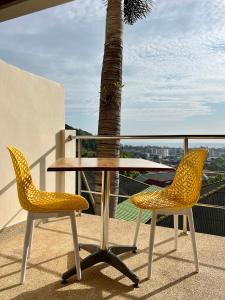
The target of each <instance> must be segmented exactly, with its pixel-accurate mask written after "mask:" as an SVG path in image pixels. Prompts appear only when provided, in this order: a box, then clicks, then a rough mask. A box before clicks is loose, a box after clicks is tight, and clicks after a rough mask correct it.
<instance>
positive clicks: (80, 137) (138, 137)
mask: <svg viewBox="0 0 225 300" xmlns="http://www.w3.org/2000/svg"><path fill="white" fill-rule="evenodd" d="M185 138H187V139H188V140H189V139H205V140H212V139H217V140H220V139H225V134H214V135H211V134H184V135H183V134H180V135H176V134H170V135H117V136H106V135H77V136H73V135H69V136H68V138H67V139H68V140H70V141H71V140H73V139H75V140H123V139H125V140H129V139H133V140H145V139H149V140H150V139H151V140H154V139H155V140H158V139H163V140H165V139H167V140H168V139H169V140H170V139H183V140H184V139H185Z"/></svg>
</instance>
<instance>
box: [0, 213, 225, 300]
mask: <svg viewBox="0 0 225 300" xmlns="http://www.w3.org/2000/svg"><path fill="white" fill-rule="evenodd" d="M77 223H78V235H79V240H80V241H81V242H85V243H93V242H94V243H99V226H100V218H99V217H97V216H90V215H85V214H83V215H82V216H81V217H77ZM134 229H135V223H134V222H126V221H119V220H116V219H112V220H110V235H109V238H110V243H112V244H131V243H132V237H133V233H134ZM148 237H149V225H145V224H141V229H140V235H139V239H138V252H137V254H132V253H130V254H129V253H126V254H123V255H121V257H122V258H123V260H124V261H125V262H126V264H127V265H128V266H129V267H130V268H131V269H132V270H133V271H134V272H135V273H136V274H137V275H138V276H139V277H140V279H141V284H140V288H138V289H135V288H133V286H132V283H131V281H130V280H129V279H128V278H126V277H125V276H123V275H121V274H120V273H119V272H118V271H117V270H115V269H113V268H112V267H109V266H107V265H106V264H99V265H97V266H95V267H92V268H89V269H87V270H85V271H84V272H83V274H82V275H83V278H82V281H81V282H77V281H75V279H71V280H70V282H69V284H67V285H62V284H61V274H62V273H63V272H64V271H65V270H66V269H67V268H69V267H70V266H72V265H73V264H74V261H73V252H72V249H73V247H72V236H71V229H70V224H69V220H67V219H53V220H52V221H50V222H49V223H46V224H42V223H40V224H39V225H38V226H37V228H36V229H35V233H34V241H33V250H32V254H31V258H30V260H29V262H28V268H27V276H26V281H25V284H24V285H20V284H19V276H20V266H21V265H20V264H21V253H22V247H23V238H24V233H23V232H19V233H17V234H16V233H13V234H9V233H5V237H4V239H3V238H2V239H1V241H0V249H1V251H0V267H1V275H0V278H1V287H0V299H4V300H7V299H17V300H22V299H23V300H26V299H27V300H28V299H29V300H31V299H48V300H51V299H54V300H55V299H58V300H59V299H63V300H72V299H133V300H135V299H149V298H153V299H201V298H202V299H224V280H225V272H224V271H225V259H224V258H225V257H224V249H225V238H224V237H219V236H212V235H207V234H200V233H197V234H196V239H197V246H198V254H199V262H200V272H199V273H198V274H195V273H194V265H193V262H192V248H191V241H190V236H183V235H182V236H180V237H179V241H178V250H177V251H176V252H175V251H174V250H173V230H172V229H170V228H163V227H160V226H158V227H157V231H156V245H155V250H154V257H153V259H154V262H153V274H152V278H151V279H150V280H147V279H146V273H147V268H146V264H147V255H148ZM214 253H216V255H214ZM80 255H81V257H82V258H84V257H85V256H86V255H87V253H86V252H85V251H84V250H81V253H80Z"/></svg>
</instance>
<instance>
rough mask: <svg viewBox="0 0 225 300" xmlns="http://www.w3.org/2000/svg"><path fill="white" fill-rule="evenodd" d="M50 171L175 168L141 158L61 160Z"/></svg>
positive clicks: (164, 169)
mask: <svg viewBox="0 0 225 300" xmlns="http://www.w3.org/2000/svg"><path fill="white" fill-rule="evenodd" d="M47 170H48V171H174V168H172V167H169V166H166V165H163V164H159V163H156V162H153V161H150V160H145V159H139V158H86V157H85V158H59V159H57V160H56V161H55V162H54V163H53V164H52V165H51V166H50V167H48V169H47Z"/></svg>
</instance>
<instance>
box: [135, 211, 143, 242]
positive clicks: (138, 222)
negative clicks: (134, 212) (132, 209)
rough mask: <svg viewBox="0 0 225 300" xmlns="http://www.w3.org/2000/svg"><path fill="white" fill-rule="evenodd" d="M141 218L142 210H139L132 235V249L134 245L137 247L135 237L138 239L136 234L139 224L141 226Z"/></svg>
mask: <svg viewBox="0 0 225 300" xmlns="http://www.w3.org/2000/svg"><path fill="white" fill-rule="evenodd" d="M141 216H142V209H139V211H138V217H137V225H136V229H135V234H134V242H133V246H134V247H136V245H137V237H138V232H139V228H140V224H141Z"/></svg>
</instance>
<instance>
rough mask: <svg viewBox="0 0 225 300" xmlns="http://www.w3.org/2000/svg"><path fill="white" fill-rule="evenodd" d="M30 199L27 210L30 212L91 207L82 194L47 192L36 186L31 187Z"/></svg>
mask: <svg viewBox="0 0 225 300" xmlns="http://www.w3.org/2000/svg"><path fill="white" fill-rule="evenodd" d="M28 199H29V206H28V207H27V210H28V211H30V212H51V211H52V212H54V211H69V210H70V211H71V210H85V209H87V208H88V207H89V204H88V202H87V200H86V199H85V198H84V197H82V196H80V195H72V194H68V193H51V192H45V191H41V190H37V189H36V188H35V187H34V188H30V189H29V191H28Z"/></svg>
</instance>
